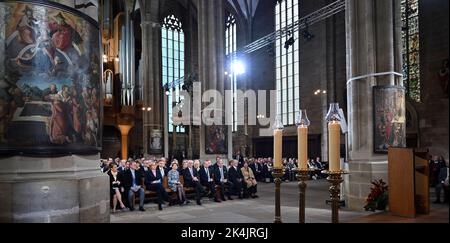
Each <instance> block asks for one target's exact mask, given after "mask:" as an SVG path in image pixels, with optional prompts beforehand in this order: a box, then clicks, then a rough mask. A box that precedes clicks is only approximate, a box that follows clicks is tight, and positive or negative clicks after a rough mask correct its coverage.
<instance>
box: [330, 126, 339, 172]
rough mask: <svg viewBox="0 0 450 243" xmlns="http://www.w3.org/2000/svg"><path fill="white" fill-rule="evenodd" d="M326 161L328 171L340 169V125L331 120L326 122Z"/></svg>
mask: <svg viewBox="0 0 450 243" xmlns="http://www.w3.org/2000/svg"><path fill="white" fill-rule="evenodd" d="M328 142H329V144H328V161H329V163H330V168H329V170H330V172H338V171H340V170H341V159H340V147H341V125H340V124H339V122H336V121H333V122H330V123H329V124H328Z"/></svg>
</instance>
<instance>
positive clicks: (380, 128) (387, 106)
mask: <svg viewBox="0 0 450 243" xmlns="http://www.w3.org/2000/svg"><path fill="white" fill-rule="evenodd" d="M405 91H406V90H405V89H404V88H403V87H398V86H377V87H374V89H373V102H374V152H375V153H383V154H385V153H387V152H388V149H389V147H406V100H405V93H406V92H405Z"/></svg>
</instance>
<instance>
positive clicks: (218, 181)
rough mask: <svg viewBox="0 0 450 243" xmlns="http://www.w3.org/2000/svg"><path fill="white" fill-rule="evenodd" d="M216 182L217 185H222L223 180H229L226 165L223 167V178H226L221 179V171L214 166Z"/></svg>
mask: <svg viewBox="0 0 450 243" xmlns="http://www.w3.org/2000/svg"><path fill="white" fill-rule="evenodd" d="M213 173H214V182H215V183H216V184H220V180H221V179H227V180H228V170H227V167H226V166H225V165H224V166H223V177H224V178H220V170H219V166H217V165H216V166H214V172H213Z"/></svg>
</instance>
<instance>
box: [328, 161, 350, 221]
mask: <svg viewBox="0 0 450 243" xmlns="http://www.w3.org/2000/svg"><path fill="white" fill-rule="evenodd" d="M322 173H323V174H326V175H328V178H327V180H328V182H329V183H330V189H329V191H330V198H331V222H332V223H333V224H337V223H339V203H340V200H341V187H340V185H341V183H342V182H343V181H344V179H343V178H342V176H343V175H346V174H348V172H347V171H343V170H341V171H322Z"/></svg>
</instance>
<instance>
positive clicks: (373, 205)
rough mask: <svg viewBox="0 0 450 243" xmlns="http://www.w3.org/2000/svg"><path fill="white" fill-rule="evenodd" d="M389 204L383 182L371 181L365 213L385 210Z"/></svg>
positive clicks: (386, 189)
mask: <svg viewBox="0 0 450 243" xmlns="http://www.w3.org/2000/svg"><path fill="white" fill-rule="evenodd" d="M388 202H389V195H388V186H387V184H386V182H384V181H383V180H378V181H373V182H372V188H371V189H370V194H369V196H368V197H367V199H366V203H367V204H366V206H364V209H365V210H366V211H372V212H375V211H376V210H386V208H387V206H388Z"/></svg>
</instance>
